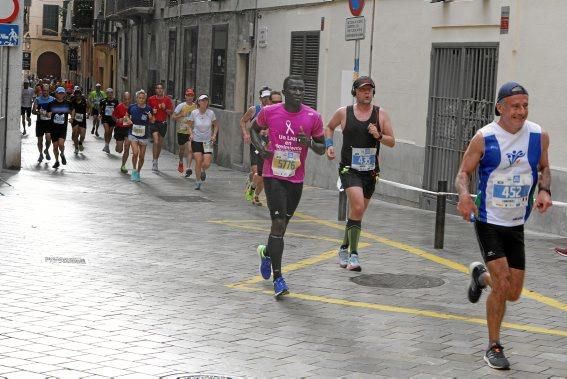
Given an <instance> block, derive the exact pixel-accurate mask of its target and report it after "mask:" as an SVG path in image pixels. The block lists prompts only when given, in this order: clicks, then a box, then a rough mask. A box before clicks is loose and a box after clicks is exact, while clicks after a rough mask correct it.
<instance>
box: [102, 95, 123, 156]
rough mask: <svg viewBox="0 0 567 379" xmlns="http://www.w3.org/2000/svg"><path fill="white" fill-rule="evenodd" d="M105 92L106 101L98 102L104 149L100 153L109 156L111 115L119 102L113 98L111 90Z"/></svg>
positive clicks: (113, 123)
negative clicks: (102, 152) (102, 127)
mask: <svg viewBox="0 0 567 379" xmlns="http://www.w3.org/2000/svg"><path fill="white" fill-rule="evenodd" d="M105 92H106V99H103V100H102V101H101V102H100V116H101V118H102V124H103V125H104V147H103V148H102V151H104V152H105V153H107V154H110V147H109V144H110V140H111V139H112V131H113V130H114V125H115V122H114V119H113V118H112V113H113V112H114V108H115V107H117V106H118V103H119V101H118V99H116V98H115V97H114V90H113V89H112V88H107V89H106V91H105Z"/></svg>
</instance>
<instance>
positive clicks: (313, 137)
mask: <svg viewBox="0 0 567 379" xmlns="http://www.w3.org/2000/svg"><path fill="white" fill-rule="evenodd" d="M283 87H284V90H283V94H284V96H285V102H284V103H282V104H278V105H272V106H270V107H264V108H263V109H262V110H261V111H260V113H259V114H258V117H257V118H256V120H255V121H254V123H253V124H252V129H251V137H252V142H253V143H254V146H255V147H256V149H257V150H258V152H259V153H260V155H261V156H262V157H263V158H264V173H263V176H264V190H265V192H266V200H267V201H268V208H269V210H270V216H271V218H272V227H271V230H270V235H269V237H268V244H267V246H265V245H260V246H258V254H259V255H260V261H261V263H260V273H261V275H262V277H263V278H264V279H270V276H272V272H273V280H274V292H275V297H276V299H277V298H279V297H280V296H282V295H285V294H287V293H288V292H289V289H288V287H287V284H286V283H285V280H284V278H283V277H282V273H281V266H282V255H283V249H284V240H283V237H284V234H285V231H286V228H287V225H288V223H289V220H290V219H291V217H292V216H293V213H294V212H295V210H296V209H297V206H298V205H299V200H300V199H301V191H302V189H303V178H304V177H305V160H306V158H307V150H308V148H311V149H312V150H313V151H314V152H315V153H317V154H319V155H323V154H324V153H325V142H324V135H323V121H322V119H321V115H320V114H319V113H318V112H317V111H315V110H314V109H312V108H310V107H308V106H307V105H304V104H302V102H303V96H304V94H305V83H304V81H303V79H302V78H301V77H298V76H289V77H287V78H286V79H285V80H284V84H283ZM262 129H268V141H269V142H268V143H267V144H266V143H265V142H263V140H262V138H260V130H262Z"/></svg>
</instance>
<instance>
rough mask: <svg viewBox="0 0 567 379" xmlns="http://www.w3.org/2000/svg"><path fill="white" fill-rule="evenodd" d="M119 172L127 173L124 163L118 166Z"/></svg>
mask: <svg viewBox="0 0 567 379" xmlns="http://www.w3.org/2000/svg"><path fill="white" fill-rule="evenodd" d="M120 172H121V173H123V174H127V173H128V169H127V168H126V166H125V165H124V166H122V167H120Z"/></svg>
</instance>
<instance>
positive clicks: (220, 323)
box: [0, 125, 567, 379]
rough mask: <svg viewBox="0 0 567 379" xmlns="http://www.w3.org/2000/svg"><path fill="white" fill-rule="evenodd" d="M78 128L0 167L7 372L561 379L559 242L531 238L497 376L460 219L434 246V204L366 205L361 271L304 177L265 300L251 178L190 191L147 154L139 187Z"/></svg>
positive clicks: (215, 171)
mask: <svg viewBox="0 0 567 379" xmlns="http://www.w3.org/2000/svg"><path fill="white" fill-rule="evenodd" d="M226 127H228V126H226ZM69 129H70V128H69ZM101 130H102V129H101ZM87 133H88V134H87V140H86V142H85V151H84V152H83V153H81V154H78V155H74V154H73V150H72V143H71V141H70V139H69V140H68V141H67V144H66V151H67V154H66V156H67V159H68V164H67V165H66V166H62V167H61V168H59V169H58V170H54V169H52V168H51V164H52V163H53V159H52V160H51V161H50V162H48V163H45V161H44V163H41V164H38V163H37V162H36V160H37V155H38V154H37V148H36V145H35V144H36V138H35V130H34V128H33V127H32V128H30V129H29V131H28V135H27V136H25V137H24V138H23V141H22V169H21V171H19V172H14V171H4V172H2V173H1V174H0V177H1V178H2V179H3V180H5V181H6V182H7V183H3V182H0V193H2V195H3V196H0V215H1V216H0V228H1V230H2V239H1V240H0V251H1V252H2V254H1V257H2V264H1V265H0V285H1V288H2V291H1V292H0V321H1V322H0V376H3V377H6V378H10V379H12V378H26V379H34V378H46V377H50V378H121V379H125V378H136V379H137V378H140V379H142V378H160V377H165V378H178V377H183V376H184V375H196V374H218V375H226V376H232V377H239V376H241V377H346V378H366V377H368V378H377V377H414V378H428V377H436V378H441V377H467V378H468V377H475V378H476V377H487V376H490V377H498V376H504V377H514V378H550V377H566V376H567V343H566V341H567V280H565V278H567V260H566V259H565V258H563V257H561V256H558V255H557V254H554V253H553V252H552V250H551V249H552V247H553V246H555V245H556V244H557V243H564V242H565V239H560V238H559V237H558V236H554V235H546V234H536V233H531V232H528V233H527V234H526V246H527V271H526V282H525V290H524V295H523V296H522V298H521V299H520V301H519V302H517V303H515V304H511V305H510V306H509V307H508V309H507V315H506V318H505V322H506V323H505V325H504V327H503V331H502V343H503V344H504V347H505V348H506V354H507V356H508V358H509V359H510V362H511V365H512V367H511V370H510V371H496V370H493V369H491V368H489V367H487V366H486V364H485V362H484V361H483V359H482V356H483V353H484V349H485V348H486V345H487V330H486V325H485V323H484V319H485V308H484V300H485V298H486V293H485V294H484V295H483V297H482V298H481V301H480V302H479V304H470V303H469V302H468V301H467V298H466V289H467V286H468V283H469V276H468V274H467V269H468V265H469V263H470V262H472V261H475V260H481V257H480V253H479V249H478V246H477V242H476V240H475V237H474V233H473V228H472V226H471V225H470V224H469V223H466V222H464V221H462V220H460V219H459V218H457V217H455V216H447V225H446V239H445V249H443V250H434V249H433V248H432V246H433V227H434V214H433V213H431V212H427V211H423V210H419V209H414V208H409V207H403V206H398V205H392V204H388V203H385V202H382V201H379V200H373V201H372V202H371V205H370V207H369V210H368V213H367V215H366V216H365V219H364V223H363V235H362V238H361V241H362V248H361V264H362V267H363V270H362V272H361V273H355V272H348V271H346V270H343V269H340V268H339V266H338V264H337V260H336V250H337V248H338V245H339V244H340V242H341V240H342V235H343V224H342V223H341V222H338V221H336V212H337V198H338V196H337V193H336V191H329V190H323V189H319V188H315V187H310V186H306V187H305V189H304V192H303V197H302V200H301V203H300V206H299V209H298V213H297V214H296V216H295V217H294V218H293V219H292V222H291V223H290V226H289V229H288V233H287V235H286V241H285V242H286V246H285V252H284V262H283V263H284V266H285V267H284V272H286V280H287V282H288V285H289V287H290V295H289V296H288V297H286V298H284V299H283V300H282V301H275V300H274V298H273V296H272V293H273V290H272V287H271V281H263V280H262V279H261V278H260V277H259V276H258V263H259V262H258V257H257V254H256V246H257V245H258V244H259V243H265V242H266V240H267V236H268V231H269V214H268V211H267V209H266V207H265V206H264V207H257V206H254V205H251V204H250V203H247V202H245V201H244V199H243V186H244V180H245V173H243V172H237V171H232V170H229V169H227V168H222V167H219V166H216V165H213V166H212V167H211V169H210V170H209V171H208V172H207V180H206V182H205V183H204V186H203V188H202V191H200V192H199V191H195V190H194V189H193V187H194V179H185V178H183V177H182V176H180V174H179V173H178V172H177V171H176V168H177V157H176V156H175V155H173V154H171V153H168V152H165V151H164V152H163V153H162V157H161V158H160V162H159V165H160V166H159V167H160V172H159V173H153V172H152V171H151V146H149V147H148V152H147V155H146V164H145V167H144V170H143V171H142V174H141V177H142V182H141V183H133V182H131V181H130V177H129V175H124V174H121V173H120V170H119V168H120V157H119V155H118V154H117V153H115V152H114V141H113V142H112V143H111V146H110V147H111V151H112V154H110V155H107V154H106V153H104V152H102V151H101V149H102V147H103V141H102V139H97V138H94V137H93V136H92V135H91V134H90V125H89V127H88V132H87ZM221 133H222V131H221ZM310 159H324V158H313V157H311V158H310ZM128 167H129V168H130V167H131V163H130V162H129V163H128ZM307 170H309V166H307ZM263 200H264V203H265V199H263ZM404 275H407V276H404ZM420 279H422V280H420ZM375 285H379V286H378V287H377V286H375ZM407 287H410V288H407Z"/></svg>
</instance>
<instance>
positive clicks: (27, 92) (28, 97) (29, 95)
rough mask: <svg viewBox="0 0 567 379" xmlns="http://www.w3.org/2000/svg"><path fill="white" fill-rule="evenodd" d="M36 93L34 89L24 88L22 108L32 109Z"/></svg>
mask: <svg viewBox="0 0 567 379" xmlns="http://www.w3.org/2000/svg"><path fill="white" fill-rule="evenodd" d="M34 97H35V91H34V90H33V88H29V87H28V88H27V89H26V88H22V108H31V106H32V103H33V98H34Z"/></svg>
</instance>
